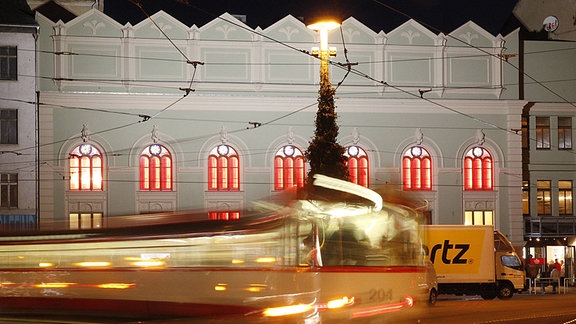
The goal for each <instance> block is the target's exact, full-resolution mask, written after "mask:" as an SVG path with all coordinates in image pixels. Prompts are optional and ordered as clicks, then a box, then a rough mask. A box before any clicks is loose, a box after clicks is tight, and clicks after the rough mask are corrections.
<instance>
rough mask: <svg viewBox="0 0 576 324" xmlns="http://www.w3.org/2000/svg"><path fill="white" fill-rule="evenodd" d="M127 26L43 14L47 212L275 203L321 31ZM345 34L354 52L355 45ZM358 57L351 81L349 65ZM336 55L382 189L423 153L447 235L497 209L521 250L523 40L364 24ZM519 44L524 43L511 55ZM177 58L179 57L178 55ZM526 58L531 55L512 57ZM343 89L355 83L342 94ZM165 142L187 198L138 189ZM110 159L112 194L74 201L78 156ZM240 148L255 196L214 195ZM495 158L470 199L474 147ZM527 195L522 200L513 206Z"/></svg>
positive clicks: (297, 25) (310, 122) (299, 137)
mask: <svg viewBox="0 0 576 324" xmlns="http://www.w3.org/2000/svg"><path fill="white" fill-rule="evenodd" d="M152 19H153V20H154V22H156V24H157V25H158V26H161V27H162V28H163V31H164V33H165V34H166V36H167V37H168V38H170V41H169V40H168V39H166V37H165V36H164V35H163V34H162V33H160V32H159V31H158V29H157V28H156V27H155V26H154V25H153V24H152V22H151V21H150V20H145V21H142V22H140V23H138V24H137V25H135V26H131V25H126V26H121V25H119V24H118V23H116V22H114V21H113V20H111V19H110V18H109V17H107V16H105V15H104V14H102V13H101V12H98V11H96V10H92V11H90V12H88V13H86V14H84V15H82V16H80V17H78V18H76V19H74V20H72V21H70V22H69V23H67V24H62V23H54V22H51V21H49V20H48V19H46V18H45V17H43V16H41V15H39V16H38V21H39V24H40V26H41V33H40V36H41V37H40V40H39V44H40V45H41V46H42V49H45V50H46V52H47V54H46V55H43V56H42V59H41V61H40V63H39V71H41V72H40V73H41V76H42V78H41V79H42V80H44V81H41V83H40V84H41V90H42V91H41V102H42V103H43V105H42V111H41V116H42V117H43V118H46V120H49V121H51V123H50V122H47V123H42V124H41V125H42V126H41V134H42V142H43V143H51V144H52V145H45V146H42V151H41V154H42V156H41V161H43V162H45V163H43V172H42V176H43V178H45V179H53V181H52V182H51V183H50V184H46V185H43V186H42V190H43V191H42V193H41V196H42V197H43V200H42V210H41V212H42V217H43V218H47V219H55V220H66V219H67V217H68V216H67V215H68V213H70V212H73V211H98V210H99V211H101V212H103V213H104V215H105V216H106V217H113V216H116V215H125V214H137V213H143V212H150V211H159V210H175V209H187V208H196V207H205V208H208V209H216V208H227V209H240V208H242V207H245V206H247V204H248V203H249V202H250V201H252V200H256V199H259V198H265V197H268V196H270V195H271V194H274V193H275V192H274V191H273V164H272V162H273V156H274V153H275V152H276V151H277V150H278V149H279V148H280V147H282V146H283V145H286V144H288V143H292V144H294V145H296V146H298V147H299V148H300V149H301V150H302V151H304V150H305V149H306V147H307V145H308V142H309V141H310V139H311V138H312V136H313V133H314V117H315V113H316V107H317V102H316V100H317V95H318V88H319V87H318V80H319V72H318V68H319V63H318V61H317V59H315V58H313V57H311V56H309V55H307V54H306V52H308V51H310V50H311V48H312V47H314V46H318V45H317V44H318V35H316V34H315V33H314V32H313V31H311V30H308V29H306V27H305V26H304V25H303V24H302V22H300V21H299V20H297V19H295V18H293V17H290V16H288V17H286V18H284V19H282V20H280V21H278V22H277V23H276V24H274V25H272V26H270V27H268V28H267V29H265V30H260V29H258V30H252V29H250V28H248V27H247V26H245V25H243V24H242V23H241V22H240V21H237V20H236V19H235V18H233V17H232V16H230V15H227V14H224V15H222V16H221V17H220V18H217V19H215V20H214V21H212V22H210V23H208V24H206V25H204V26H200V27H197V26H193V27H188V26H184V25H182V24H181V23H179V22H178V21H176V20H174V19H173V18H172V17H170V16H168V15H166V14H165V13H162V12H160V13H157V14H155V15H154V16H152ZM341 34H342V35H344V37H345V42H342V40H341V38H340V37H341V36H340V35H341ZM343 44H345V45H346V50H347V58H348V60H349V62H351V63H356V62H357V63H358V65H353V66H352V67H353V69H352V70H351V71H350V73H347V69H346V68H343V66H345V65H343V64H337V63H338V62H340V63H346V58H345V57H344V55H343V53H344V45H343ZM330 45H331V46H335V47H336V48H337V52H338V56H337V57H336V58H333V59H332V60H333V63H334V64H332V65H331V67H330V69H331V81H332V83H333V84H334V85H335V86H337V90H336V98H335V99H336V106H337V108H336V111H337V113H338V124H339V125H340V132H339V134H340V136H339V141H340V143H341V144H342V145H345V146H347V145H351V144H358V145H360V146H362V147H363V148H364V149H365V150H366V151H367V152H368V155H369V159H370V170H369V171H370V184H371V187H373V188H378V187H380V186H383V185H386V184H388V185H392V186H394V187H395V188H400V184H401V158H402V154H403V152H404V150H406V149H407V148H409V147H410V146H411V145H414V144H415V143H421V145H422V146H424V147H425V148H426V149H427V150H429V152H430V153H431V154H432V156H433V174H434V176H433V190H431V191H427V192H410V193H407V194H408V195H414V196H417V197H420V198H422V197H423V198H425V199H427V201H428V202H429V209H430V210H431V212H432V221H433V223H435V224H461V223H462V222H463V213H464V210H471V209H472V210H477V209H482V210H493V211H494V215H495V220H494V222H495V225H496V227H498V228H500V229H501V230H502V231H503V232H504V233H505V234H507V235H508V236H509V237H510V238H511V239H512V240H513V241H514V243H515V244H517V245H519V246H522V244H523V241H522V240H523V236H522V216H521V205H520V198H519V197H520V196H521V191H520V190H521V141H520V139H521V137H520V136H519V135H517V134H516V133H515V132H514V131H511V130H512V129H519V128H520V127H521V123H520V115H521V109H522V107H523V105H524V104H525V103H524V102H522V101H519V100H516V98H517V92H518V87H514V86H512V87H510V88H508V87H506V86H505V85H506V84H508V83H511V84H517V80H518V72H517V71H516V70H514V69H511V68H509V66H508V65H507V63H506V62H504V61H503V60H502V59H501V58H502V57H503V56H502V55H501V54H504V53H517V52H518V51H517V48H515V47H516V46H517V45H518V35H517V33H512V34H510V35H507V36H505V37H503V36H500V35H498V36H493V35H490V34H489V33H487V32H486V31H484V30H483V29H482V28H481V27H479V26H477V25H476V24H474V23H473V22H470V23H467V24H465V25H463V26H461V27H460V28H458V29H456V30H454V31H453V32H451V33H450V34H448V35H443V34H440V35H436V34H433V33H432V32H430V31H429V30H427V29H425V28H424V27H423V26H421V25H419V24H418V23H416V22H414V21H408V22H406V23H405V24H403V25H401V26H398V28H397V29H395V30H393V31H391V32H390V33H388V34H385V33H383V32H374V31H372V30H370V29H368V28H366V27H365V26H364V25H362V24H361V22H359V21H357V20H355V19H353V18H350V19H348V20H346V21H345V22H344V23H343V27H342V33H340V31H339V30H336V31H333V32H331V33H330ZM511 46H512V47H511ZM176 47H177V48H176ZM509 61H510V62H511V63H515V64H517V62H518V58H517V57H515V56H511V57H510V58H509ZM340 83H341V84H340ZM153 136H157V137H156V138H157V139H158V142H159V143H161V144H162V145H164V146H166V147H167V148H168V149H169V150H170V151H171V152H172V156H173V159H174V183H175V190H174V191H172V192H142V191H140V190H139V188H138V181H139V174H138V157H139V154H140V152H141V151H142V149H143V148H144V147H145V146H146V145H149V144H151V143H152V137H153ZM83 142H88V143H92V144H93V145H95V146H96V147H98V148H99V149H100V150H101V151H102V152H103V155H104V168H105V175H104V177H105V179H104V190H103V191H101V192H88V193H86V192H73V191H71V190H68V181H69V175H68V173H67V172H68V171H67V170H68V156H69V154H70V152H71V150H72V149H73V148H74V147H75V146H77V145H79V144H81V143H83ZM221 143H227V144H229V145H231V146H233V147H234V148H236V149H237V151H238V153H239V156H240V161H241V162H240V179H241V190H240V191H239V192H211V191H208V190H207V156H208V152H209V151H210V149H212V148H213V147H214V146H216V145H218V144H221ZM476 145H482V146H484V147H486V148H487V149H489V150H490V152H491V153H492V155H493V157H494V168H495V174H494V178H495V180H494V181H495V190H493V191H489V192H464V190H463V183H462V182H463V175H462V167H463V166H462V164H463V162H462V161H463V157H464V154H465V152H466V151H467V150H468V149H470V148H471V147H473V146H476ZM513 199H518V200H517V201H516V200H513Z"/></svg>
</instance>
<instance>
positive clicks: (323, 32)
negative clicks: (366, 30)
mask: <svg viewBox="0 0 576 324" xmlns="http://www.w3.org/2000/svg"><path fill="white" fill-rule="evenodd" d="M307 27H308V28H309V29H312V30H314V31H316V32H318V33H320V49H319V50H316V49H315V48H312V55H314V56H319V57H320V84H325V83H329V82H330V80H329V74H328V59H329V58H330V57H331V56H336V48H333V47H328V32H329V31H331V30H333V29H336V28H338V27H340V24H339V23H338V22H336V21H335V20H324V21H319V22H316V23H313V24H310V25H308V26H307Z"/></svg>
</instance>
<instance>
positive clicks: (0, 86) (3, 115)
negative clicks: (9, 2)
mask: <svg viewBox="0 0 576 324" xmlns="http://www.w3.org/2000/svg"><path fill="white" fill-rule="evenodd" d="M3 10H5V9H3ZM10 13H11V11H9V10H6V11H5V12H4V15H8V14H10ZM19 14H20V15H23V16H24V17H23V19H19V17H18V15H17V14H15V15H14V16H12V17H10V18H11V19H9V21H3V20H2V19H0V229H1V230H10V229H12V228H16V227H17V228H35V226H36V223H37V222H38V218H37V209H38V207H37V205H36V202H37V199H36V198H37V193H38V190H37V184H38V182H37V181H36V178H37V175H38V172H39V168H38V164H37V153H38V151H37V147H38V133H37V132H36V129H37V126H36V125H37V121H38V118H37V111H38V110H37V107H36V105H35V104H34V103H35V102H36V77H35V75H36V37H37V33H38V25H37V24H36V22H35V21H34V19H33V18H34V16H33V13H32V12H31V11H29V13H28V14H29V15H28V17H26V16H25V15H24V10H22V11H20V12H19Z"/></svg>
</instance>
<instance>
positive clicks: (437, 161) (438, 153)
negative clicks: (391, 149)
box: [394, 137, 445, 183]
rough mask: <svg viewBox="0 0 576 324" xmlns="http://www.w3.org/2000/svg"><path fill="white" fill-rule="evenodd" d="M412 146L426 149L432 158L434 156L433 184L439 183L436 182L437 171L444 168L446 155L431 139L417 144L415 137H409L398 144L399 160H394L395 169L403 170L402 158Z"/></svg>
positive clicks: (425, 139)
mask: <svg viewBox="0 0 576 324" xmlns="http://www.w3.org/2000/svg"><path fill="white" fill-rule="evenodd" d="M412 146H422V147H423V148H425V149H426V151H428V153H429V154H430V156H432V159H433V161H432V177H433V183H437V182H436V176H435V175H436V174H437V172H436V170H438V169H442V168H444V167H445V166H444V153H443V152H442V150H441V149H440V146H439V145H438V144H437V143H436V142H435V141H433V140H431V139H430V138H429V137H425V138H424V141H423V142H422V143H420V144H417V143H416V142H415V141H414V137H409V138H406V139H405V140H403V141H402V142H400V143H399V144H398V146H397V147H396V151H395V156H396V157H397V158H395V159H394V167H395V168H398V170H401V168H402V157H403V156H404V152H406V150H408V149H410V148H411V147H412Z"/></svg>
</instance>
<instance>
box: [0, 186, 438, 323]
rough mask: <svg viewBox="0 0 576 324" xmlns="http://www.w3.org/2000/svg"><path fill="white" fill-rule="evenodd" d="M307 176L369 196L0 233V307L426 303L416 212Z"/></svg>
mask: <svg viewBox="0 0 576 324" xmlns="http://www.w3.org/2000/svg"><path fill="white" fill-rule="evenodd" d="M315 185H319V186H324V187H327V188H330V189H335V190H339V191H345V192H348V193H352V194H354V195H359V196H361V197H363V198H366V199H368V200H370V201H371V202H369V203H358V202H356V203H350V202H348V203H346V202H328V201H313V200H296V201H292V202H290V203H283V204H275V203H272V202H270V201H269V202H258V203H255V204H254V206H252V207H251V208H250V210H246V211H243V212H242V214H241V217H240V219H238V220H234V221H214V220H198V219H199V218H200V214H194V213H189V214H182V213H181V214H180V215H179V216H180V217H182V216H184V217H185V218H186V219H187V220H179V221H177V222H176V221H174V219H172V220H171V221H167V222H162V218H163V217H171V216H172V214H170V213H168V214H166V215H162V214H157V215H154V216H153V219H155V221H154V222H153V223H154V224H149V225H134V224H133V225H132V226H130V227H123V226H111V227H107V228H102V229H90V230H73V231H72V230H67V231H56V230H51V231H37V232H34V233H13V234H0V312H15V311H29V310H34V311H35V312H47V313H48V312H50V313H54V312H56V313H66V314H71V313H76V312H77V313H81V314H99V315H104V314H106V315H115V316H126V317H139V318H160V317H168V316H171V317H189V316H192V317H213V316H216V315H219V316H232V318H235V319H238V320H242V319H244V320H246V321H250V320H252V319H263V320H266V319H279V320H281V321H284V320H286V321H290V322H305V323H314V322H322V321H330V320H343V319H344V320H350V319H364V318H366V317H372V316H381V315H382V314H387V313H391V314H392V313H394V314H400V313H402V314H404V313H406V311H407V310H409V309H414V306H415V305H419V304H425V303H426V301H427V300H428V296H429V291H430V286H429V280H427V279H428V278H427V275H428V268H427V266H426V263H425V262H426V261H425V258H424V256H423V254H422V249H421V233H420V232H419V231H420V229H421V227H420V226H419V225H420V216H419V214H418V213H417V212H416V211H415V210H414V209H411V208H408V207H405V206H402V205H398V204H395V203H386V202H384V201H382V198H381V197H380V196H379V195H378V194H377V193H375V192H374V191H371V190H369V189H366V188H363V187H359V186H356V185H353V184H351V183H349V182H344V181H340V180H335V179H331V178H327V177H322V176H318V177H317V179H316V182H315ZM202 215H203V217H206V214H205V213H203V214H202ZM141 217H145V216H144V215H141ZM128 223H129V222H128ZM124 225H126V224H124ZM386 316H388V315H386Z"/></svg>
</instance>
